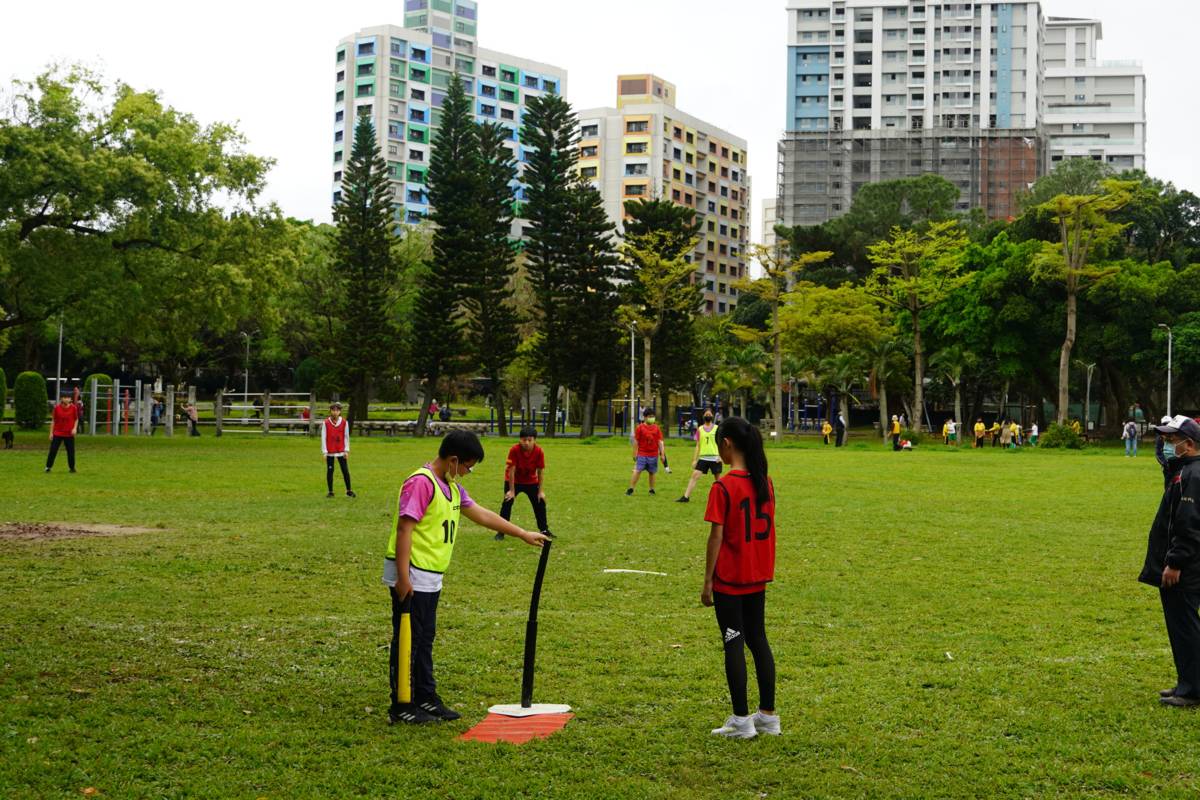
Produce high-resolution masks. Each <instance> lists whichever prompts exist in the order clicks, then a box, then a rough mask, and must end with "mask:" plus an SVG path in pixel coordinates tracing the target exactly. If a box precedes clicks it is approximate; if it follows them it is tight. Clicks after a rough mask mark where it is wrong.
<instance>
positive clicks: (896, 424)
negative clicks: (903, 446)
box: [888, 414, 900, 453]
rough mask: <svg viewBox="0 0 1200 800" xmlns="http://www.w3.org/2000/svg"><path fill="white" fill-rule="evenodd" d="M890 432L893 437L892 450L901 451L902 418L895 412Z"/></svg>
mask: <svg viewBox="0 0 1200 800" xmlns="http://www.w3.org/2000/svg"><path fill="white" fill-rule="evenodd" d="M888 433H889V434H891V438H892V452H894V453H898V452H900V418H899V417H898V416H896V415H895V414H893V415H892V426H891V430H890V431H888Z"/></svg>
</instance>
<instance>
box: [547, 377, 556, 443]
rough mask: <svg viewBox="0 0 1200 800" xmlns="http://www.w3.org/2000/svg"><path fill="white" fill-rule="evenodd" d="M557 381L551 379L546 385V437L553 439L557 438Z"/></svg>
mask: <svg viewBox="0 0 1200 800" xmlns="http://www.w3.org/2000/svg"><path fill="white" fill-rule="evenodd" d="M558 389H559V385H558V379H557V378H554V379H551V380H550V381H549V382H547V384H546V391H547V392H548V393H549V394H548V395H547V397H546V436H548V437H549V438H551V439H553V438H554V437H556V436H558Z"/></svg>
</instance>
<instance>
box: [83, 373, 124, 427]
mask: <svg viewBox="0 0 1200 800" xmlns="http://www.w3.org/2000/svg"><path fill="white" fill-rule="evenodd" d="M92 378H95V379H96V383H97V384H98V386H100V387H103V386H105V385H107V386H108V387H109V388H110V389H111V387H112V382H113V379H112V378H110V377H109V376H108V375H105V374H104V373H103V372H93V373H92V374H91V375H88V376H87V377H86V378H84V379H83V388H81V389H80V391H81V392H82V393H83V394H82V395H81V397H82V399H83V408H82V409H81V410H80V412H79V413H80V414H82V415H83V416H81V417H80V418H79V428H80V430H83V427H84V426H85V425H87V424H88V421H89V420H90V419H91V418H92V395H91V391H92ZM100 397H101V401H102V402H101V403H100V408H99V409H97V411H96V425H97V426H103V425H104V411H105V408H107V403H108V401H107V400H106V399H105V394H104V390H103V389H100ZM113 413H116V408H114V409H113Z"/></svg>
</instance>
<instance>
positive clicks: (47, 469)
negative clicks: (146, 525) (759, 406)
mask: <svg viewBox="0 0 1200 800" xmlns="http://www.w3.org/2000/svg"><path fill="white" fill-rule="evenodd" d="M49 471H50V468H49V467H46V472H49ZM629 492H630V494H632V493H633V490H632V489H630V490H629Z"/></svg>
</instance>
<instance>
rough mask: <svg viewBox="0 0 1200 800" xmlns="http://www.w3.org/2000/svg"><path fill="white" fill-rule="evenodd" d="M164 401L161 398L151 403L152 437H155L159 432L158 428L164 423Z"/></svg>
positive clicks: (156, 398)
mask: <svg viewBox="0 0 1200 800" xmlns="http://www.w3.org/2000/svg"><path fill="white" fill-rule="evenodd" d="M163 408H164V406H163V401H162V398H161V397H155V398H154V399H153V400H151V401H150V435H151V436H153V435H154V434H155V432H156V431H158V426H159V424H160V423H161V422H162V415H163Z"/></svg>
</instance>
